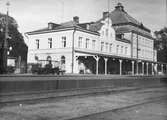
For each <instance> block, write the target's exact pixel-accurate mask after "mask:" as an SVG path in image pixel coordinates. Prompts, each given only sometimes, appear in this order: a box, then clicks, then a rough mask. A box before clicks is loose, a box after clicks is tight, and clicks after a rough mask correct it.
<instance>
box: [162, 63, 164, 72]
mask: <svg viewBox="0 0 167 120" xmlns="http://www.w3.org/2000/svg"><path fill="white" fill-rule="evenodd" d="M161 72H162V73H163V72H164V69H163V64H161Z"/></svg>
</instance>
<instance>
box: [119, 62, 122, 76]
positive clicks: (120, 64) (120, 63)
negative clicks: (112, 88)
mask: <svg viewBox="0 0 167 120" xmlns="http://www.w3.org/2000/svg"><path fill="white" fill-rule="evenodd" d="M119 74H120V75H122V60H119Z"/></svg>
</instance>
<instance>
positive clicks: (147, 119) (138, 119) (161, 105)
mask: <svg viewBox="0 0 167 120" xmlns="http://www.w3.org/2000/svg"><path fill="white" fill-rule="evenodd" d="M75 120H167V99H163V100H160V101H156V102H152V103H148V104H144V105H140V106H137V107H132V108H128V109H124V110H117V111H112V112H106V113H102V114H98V115H91V116H89V117H84V118H79V119H75Z"/></svg>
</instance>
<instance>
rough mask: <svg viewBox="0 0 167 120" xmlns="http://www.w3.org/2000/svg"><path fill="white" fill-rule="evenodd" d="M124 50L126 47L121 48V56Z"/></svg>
mask: <svg viewBox="0 0 167 120" xmlns="http://www.w3.org/2000/svg"><path fill="white" fill-rule="evenodd" d="M123 48H124V47H123V46H121V54H123Z"/></svg>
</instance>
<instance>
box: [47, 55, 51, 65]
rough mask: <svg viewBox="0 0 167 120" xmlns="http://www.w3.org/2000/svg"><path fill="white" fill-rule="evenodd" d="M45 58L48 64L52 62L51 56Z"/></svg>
mask: <svg viewBox="0 0 167 120" xmlns="http://www.w3.org/2000/svg"><path fill="white" fill-rule="evenodd" d="M46 60H47V61H48V64H52V58H51V56H47V58H46Z"/></svg>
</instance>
